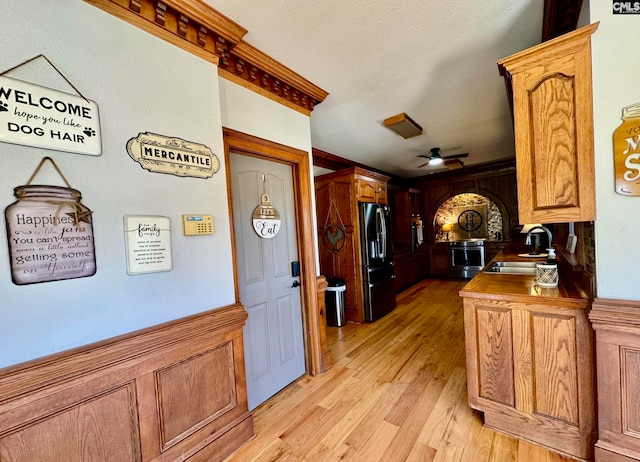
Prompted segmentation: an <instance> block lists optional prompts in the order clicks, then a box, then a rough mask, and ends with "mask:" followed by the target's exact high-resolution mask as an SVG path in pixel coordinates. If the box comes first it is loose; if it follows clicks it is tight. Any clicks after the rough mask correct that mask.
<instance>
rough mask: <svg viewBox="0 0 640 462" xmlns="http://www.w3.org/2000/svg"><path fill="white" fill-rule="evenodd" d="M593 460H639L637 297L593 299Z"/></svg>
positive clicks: (639, 333)
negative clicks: (595, 391)
mask: <svg viewBox="0 0 640 462" xmlns="http://www.w3.org/2000/svg"><path fill="white" fill-rule="evenodd" d="M589 318H590V319H591V322H592V324H593V328H594V329H595V331H596V367H597V373H596V375H597V377H598V387H597V388H598V441H597V443H596V450H595V460H596V462H631V461H639V460H640V301H626V300H610V299H596V300H594V302H593V310H592V311H591V313H590V314H589Z"/></svg>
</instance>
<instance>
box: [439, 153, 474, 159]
mask: <svg viewBox="0 0 640 462" xmlns="http://www.w3.org/2000/svg"><path fill="white" fill-rule="evenodd" d="M463 157H469V153H468V152H465V153H462V154H452V155H450V156H442V158H443V159H461V158H463Z"/></svg>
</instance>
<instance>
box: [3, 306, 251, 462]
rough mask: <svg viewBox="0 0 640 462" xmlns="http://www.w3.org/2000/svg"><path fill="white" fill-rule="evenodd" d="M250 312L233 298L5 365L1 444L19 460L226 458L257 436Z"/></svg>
mask: <svg viewBox="0 0 640 462" xmlns="http://www.w3.org/2000/svg"><path fill="white" fill-rule="evenodd" d="M246 318H247V314H246V312H245V310H244V308H243V307H242V306H241V305H239V304H235V305H230V306H227V307H222V308H219V309H215V310H211V311H208V312H205V313H200V314H197V315H193V316H190V317H187V318H183V319H179V320H176V321H171V322H169V323H165V324H161V325H159V326H154V327H150V328H147V329H143V330H140V331H136V332H133V333H130V334H126V335H123V336H119V337H116V338H113V339H109V340H105V341H102V342H97V343H94V344H91V345H87V346H84V347H80V348H76V349H73V350H69V351H65V352H62V353H57V354H55V355H51V356H48V357H45V358H39V359H36V360H33V361H29V362H27V363H23V364H19V365H15V366H11V367H8V368H5V369H2V370H0V450H2V451H5V450H8V451H9V452H11V453H12V456H13V458H14V459H15V460H43V459H45V458H46V459H51V460H116V459H117V460H137V461H140V460H149V461H151V460H153V461H158V462H159V461H166V460H177V459H180V460H184V459H186V458H189V457H193V459H190V460H221V459H224V457H226V456H228V455H229V454H231V452H233V451H234V450H236V449H237V448H238V447H240V446H241V445H242V444H244V443H245V442H247V441H248V440H249V439H250V438H251V437H253V435H254V433H253V419H252V416H251V413H249V411H248V408H247V396H246V385H245V383H246V379H245V375H244V374H245V370H244V349H243V341H242V326H243V324H244V322H245V320H246ZM202 362H205V363H206V366H207V367H202V364H201V363H202ZM219 377H224V380H223V381H218V378H219ZM194 390H195V392H196V393H197V394H198V402H197V403H191V404H188V403H189V398H190V397H191V393H193V392H194ZM185 403H187V404H186V405H185ZM86 435H101V437H100V438H95V439H93V438H89V439H87V437H86ZM167 435H168V436H167ZM211 453H215V454H216V456H215V457H214V458H210V457H209V458H208V457H207V456H205V455H206V454H211ZM12 460H13V459H12Z"/></svg>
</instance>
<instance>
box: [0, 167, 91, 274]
mask: <svg viewBox="0 0 640 462" xmlns="http://www.w3.org/2000/svg"><path fill="white" fill-rule="evenodd" d="M47 160H48V161H50V162H51V163H52V164H53V166H54V168H55V169H56V171H57V172H58V174H59V175H60V177H61V178H62V179H63V180H64V182H65V184H66V185H67V187H63V186H52V185H32V184H31V182H32V181H33V179H34V177H35V176H36V175H37V173H38V172H39V171H40V168H41V167H42V165H43V164H44V162H45V161H47ZM14 195H15V196H16V199H17V200H16V202H14V203H13V204H11V205H9V206H8V207H7V208H6V209H5V219H6V225H7V238H8V243H9V258H10V262H11V280H12V281H13V283H14V284H17V285H25V284H36V283H39V282H49V281H59V280H63V279H76V278H82V277H88V276H93V275H94V274H95V273H96V259H95V247H94V241H93V224H92V218H91V214H92V212H91V210H90V209H89V208H87V207H86V206H85V205H83V204H82V194H81V193H80V191H78V190H77V189H73V188H72V187H71V185H70V184H69V182H68V181H67V179H66V178H65V177H64V175H63V174H62V172H61V171H60V169H59V168H58V166H57V165H56V163H55V162H54V161H53V159H51V158H50V157H44V158H43V159H42V161H40V164H39V165H38V167H37V168H36V170H35V172H34V173H33V175H32V176H31V178H29V181H28V182H27V184H26V185H23V186H17V187H16V188H14Z"/></svg>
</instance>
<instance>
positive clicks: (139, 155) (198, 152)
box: [127, 132, 220, 178]
mask: <svg viewBox="0 0 640 462" xmlns="http://www.w3.org/2000/svg"><path fill="white" fill-rule="evenodd" d="M127 152H128V153H129V156H130V157H131V158H132V159H133V160H135V161H136V162H138V163H139V164H140V166H141V167H142V168H144V169H145V170H149V171H151V172H156V173H168V174H171V175H177V176H191V177H196V178H210V177H211V176H213V174H214V173H216V172H217V171H218V170H219V169H220V161H219V160H218V157H217V156H216V155H215V154H214V153H213V152H212V151H211V149H209V148H208V147H207V146H205V145H203V144H198V143H193V142H190V141H185V140H183V139H181V138H175V137H168V136H163V135H158V134H155V133H148V132H147V133H140V134H138V136H137V137H136V138H131V139H130V140H129V141H128V142H127Z"/></svg>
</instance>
